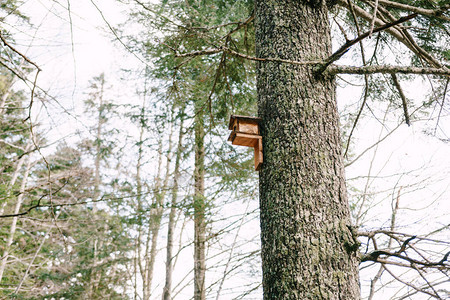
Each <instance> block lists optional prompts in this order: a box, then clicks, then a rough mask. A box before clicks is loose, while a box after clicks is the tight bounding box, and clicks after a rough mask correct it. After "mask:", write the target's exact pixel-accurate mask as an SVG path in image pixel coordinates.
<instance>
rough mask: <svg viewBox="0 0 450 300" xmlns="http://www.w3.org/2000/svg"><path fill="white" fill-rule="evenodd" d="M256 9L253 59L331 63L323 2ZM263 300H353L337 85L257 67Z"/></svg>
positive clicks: (303, 69)
mask: <svg viewBox="0 0 450 300" xmlns="http://www.w3.org/2000/svg"><path fill="white" fill-rule="evenodd" d="M314 2H315V5H312V4H311V3H310V2H309V1H299V0H289V1H256V9H255V14H256V19H255V21H256V45H257V46H256V54H257V57H261V58H265V57H276V58H281V59H288V60H322V59H325V58H327V57H329V55H330V54H331V38H330V30H329V23H328V16H327V7H326V4H325V3H324V2H325V1H322V2H320V1H314ZM257 69H258V79H257V89H258V112H259V116H260V117H262V119H263V121H262V135H263V149H264V164H263V166H262V169H261V171H260V206H261V240H262V264H263V289H264V299H359V287H358V271H357V254H356V250H357V243H356V239H355V237H354V235H353V234H352V230H351V226H350V225H351V224H350V214H349V208H348V203H347V195H346V187H345V178H344V167H343V162H342V157H341V142H340V133H339V124H338V114H337V108H336V99H335V83H334V79H333V78H329V77H328V78H324V77H317V76H316V75H315V74H314V72H313V70H312V68H311V67H309V66H299V65H290V64H282V63H277V62H258V66H257Z"/></svg>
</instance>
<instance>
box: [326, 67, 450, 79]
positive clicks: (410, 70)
mask: <svg viewBox="0 0 450 300" xmlns="http://www.w3.org/2000/svg"><path fill="white" fill-rule="evenodd" d="M374 73H382V74H396V73H400V74H418V75H440V76H445V77H448V76H450V69H448V68H446V67H443V68H424V67H404V66H388V65H381V66H365V67H354V66H338V65H331V66H329V67H328V68H327V70H326V71H325V74H330V75H336V74H360V75H363V74H374Z"/></svg>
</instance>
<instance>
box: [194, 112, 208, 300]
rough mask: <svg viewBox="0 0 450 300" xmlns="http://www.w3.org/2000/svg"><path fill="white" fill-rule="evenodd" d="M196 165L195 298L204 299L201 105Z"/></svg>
mask: <svg viewBox="0 0 450 300" xmlns="http://www.w3.org/2000/svg"><path fill="white" fill-rule="evenodd" d="M196 106H197V107H196V110H195V112H196V115H195V120H194V130H195V148H194V151H195V166H194V300H204V299H205V296H206V293H205V270H206V264H205V241H206V220H205V146H204V142H205V127H204V116H203V113H202V109H203V108H201V107H198V106H199V105H196Z"/></svg>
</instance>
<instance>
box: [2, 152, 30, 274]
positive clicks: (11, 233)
mask: <svg viewBox="0 0 450 300" xmlns="http://www.w3.org/2000/svg"><path fill="white" fill-rule="evenodd" d="M30 170H31V156H30V155H29V156H28V163H27V166H26V169H25V173H24V175H23V179H22V184H21V185H20V191H19V196H18V197H17V202H16V206H15V208H14V214H15V215H17V214H18V213H19V211H20V208H21V207H22V202H23V197H24V194H25V188H26V186H27V183H28V176H29V175H30ZM18 219H19V217H13V219H12V222H11V227H10V229H9V236H8V240H7V241H6V245H5V250H4V251H3V254H2V256H1V258H2V261H1V263H0V282H1V281H2V278H3V273H4V272H5V269H6V264H7V263H8V258H9V251H10V250H11V245H12V243H13V241H14V235H15V233H16V229H17V221H18Z"/></svg>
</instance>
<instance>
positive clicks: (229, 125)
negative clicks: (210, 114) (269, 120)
mask: <svg viewBox="0 0 450 300" xmlns="http://www.w3.org/2000/svg"><path fill="white" fill-rule="evenodd" d="M236 119H237V120H242V121H247V122H256V123H258V124H259V122H260V121H261V120H262V119H261V118H258V117H249V116H240V115H231V116H230V122H229V123H228V129H229V130H233V123H234V121H235V120H236Z"/></svg>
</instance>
